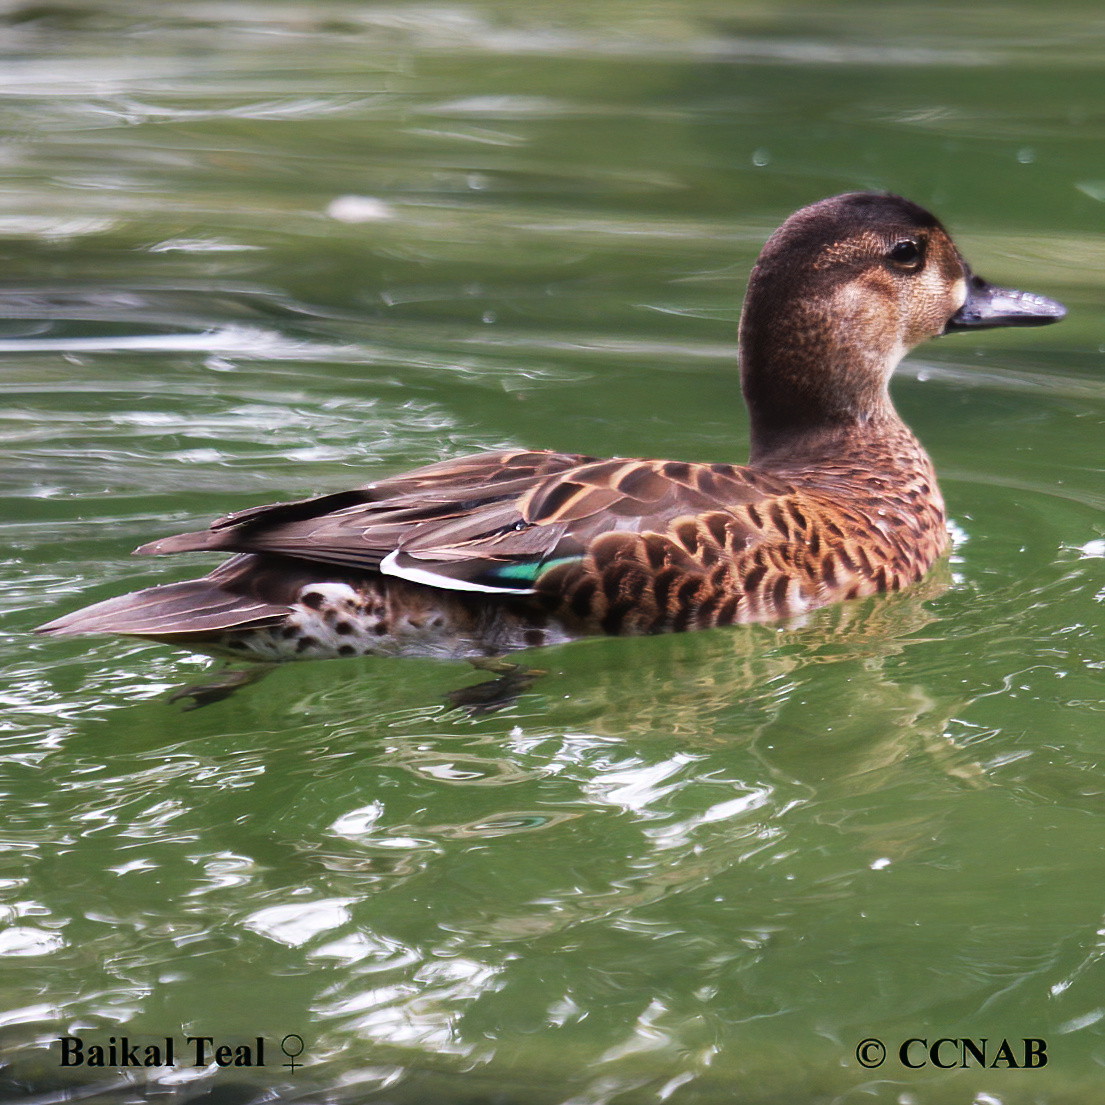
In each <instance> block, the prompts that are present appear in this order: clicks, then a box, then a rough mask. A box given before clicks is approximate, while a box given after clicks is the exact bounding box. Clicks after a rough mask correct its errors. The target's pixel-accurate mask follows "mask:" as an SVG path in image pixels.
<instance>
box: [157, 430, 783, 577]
mask: <svg viewBox="0 0 1105 1105" xmlns="http://www.w3.org/2000/svg"><path fill="white" fill-rule="evenodd" d="M792 492H793V486H792V485H790V484H789V483H788V482H786V481H785V480H781V479H778V478H775V477H772V476H767V475H764V474H762V473H758V472H752V471H749V470H748V469H746V468H738V467H736V466H734V465H727V464H690V463H685V462H680V461H659V460H620V459H618V460H596V459H594V458H592V457H584V456H575V455H570V454H563V453H549V452H521V451H508V452H494V453H482V454H478V455H476V456H471V457H463V458H461V459H459V460H453V461H445V462H442V463H438V464H432V465H429V466H427V467H425V468H419V469H416V470H415V471H413V472H409V473H406V474H404V475H401V476H396V477H393V478H391V479H386V480H381V481H379V482H378V483H374V484H369V485H368V486H367V487H364V488H361V489H359V490H356V491H346V492H338V493H337V494H334V495H324V496H321V497H319V498H315V499H307V500H304V501H302V502H297V503H277V504H274V505H272V506H266V507H258V508H254V509H251V510H245V511H241V512H239V513H236V514H230V515H227V516H226V517H225V518H221V519H220V520H219V521H217V522H215V523H214V525H213V526H212V527H211V528H210V529H209V530H206V531H203V532H199V533H190V534H182V535H180V536H177V537H169V538H164V539H162V540H160V541H154V542H152V543H151V544H149V545H145V546H143V547H142V548H140V549H138V550H136V551H137V552H138V553H141V554H158V553H170V552H184V551H191V550H196V549H218V550H225V551H232V552H239V553H243V552H252V553H278V554H282V555H284V556H290V557H294V558H296V559H299V560H307V561H312V562H320V563H327V564H333V565H339V566H342V567H345V568H352V569H356V570H370V571H380V572H383V573H384V574H386V575H394V576H398V577H400V578H403V579H409V580H411V581H413V582H416V583H425V584H429V585H431V586H435V587H443V588H447V589H452V590H459V591H484V592H494V593H500V594H531V593H532V592H533V591H534V588H535V583H536V581H537V579H538V578H539V577H540V576H541V575H543V574H544V573H545V572H547V571H549V570H550V569H551V568H553V567H556V566H559V565H567V564H571V563H572V562H578V561H582V560H583V558H584V557H585V556H586V555H587V553H588V551H589V550H590V549H591V547H592V546H593V545H594V543H595V541H596V540H597V539H598V538H600V537H601V536H602V535H604V534H607V533H610V532H618V533H625V534H646V533H664V532H665V531H667V530H669V529H670V527H671V526H672V525H673V523H675V522H677V520H679V519H690V518H695V517H699V516H702V515H709V514H710V513H711V512H713V513H716V512H719V511H722V512H725V521H726V523H727V524H728V525H729V526H730V534H731V533H732V527H733V526H734V525H737V526H738V527H740V526H742V516H743V514H744V511H743V510H742V509H741V508H744V507H747V506H749V505H752V504H755V503H758V502H763V501H764V500H766V499H775V498H777V497H778V496H786V495H788V494H790V493H792ZM734 510H735V511H736V512H737V513H736V514H734V513H732V512H733V511H734ZM753 512H754V513H755V511H753ZM749 528H750V529H751V528H752V527H749ZM730 540H731V537H730Z"/></svg>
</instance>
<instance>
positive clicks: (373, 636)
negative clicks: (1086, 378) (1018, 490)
mask: <svg viewBox="0 0 1105 1105" xmlns="http://www.w3.org/2000/svg"><path fill="white" fill-rule="evenodd" d="M1063 314H1064V309H1063V308H1062V307H1061V306H1060V305H1059V304H1057V303H1055V302H1053V301H1051V300H1047V299H1044V298H1043V297H1040V296H1032V295H1028V294H1026V293H1020V292H1011V291H1004V290H1002V289H997V288H994V287H992V286H991V285H988V284H986V283H985V282H984V281H982V280H980V279H979V278H978V277H976V276H974V275H973V274H972V273H971V271H970V269H969V268H968V267H967V265H966V263H965V262H964V261H963V259H962V258H961V256H960V255H959V252H958V251H957V250H956V248H955V246H954V244H953V243H952V241H951V239H950V238H949V237H948V235H947V233H946V232H945V231H944V229H943V227H941V225H940V224H939V223H938V222H937V221H936V219H935V218H933V216H932V215H930V214H929V213H928V212H927V211H924V210H923V209H922V208H919V207H917V206H916V205H915V204H912V203H910V202H908V201H907V200H903V199H901V198H899V197H896V196H883V195H872V194H866V193H853V194H849V195H844V196H836V197H833V198H831V199H828V200H823V201H821V202H820V203H816V204H813V205H812V206H810V207H807V208H804V209H803V210H801V211H799V212H797V213H796V214H795V215H793V216H791V218H790V219H788V220H787V221H786V222H785V223H784V224H783V226H782V227H780V228H779V230H777V231H776V232H775V234H773V235H772V236H771V238H770V239H769V240H768V242H767V244H766V245H765V246H764V249H763V251H762V253H761V255H760V258H759V260H758V261H757V263H756V266H755V268H754V270H753V272H752V276H751V279H750V281H749V287H748V293H747V296H746V299H745V305H744V309H743V311H742V316H741V328H740V352H739V360H740V370H741V384H742V390H743V393H744V396H745V400H746V402H747V405H748V408H749V413H750V417H751V431H752V448H751V457H750V461H749V464H748V465H746V466H737V465H732V464H702V463H692V462H688V461H682V460H643V459H623V458H615V459H612V460H605V459H598V458H594V457H585V456H574V455H569V454H561V453H550V452H540V451H537V452H534V451H527V450H520V449H519V450H506V451H501V452H492V453H482V454H479V455H476V456H470V457H462V458H460V459H456V460H447V461H442V462H440V463H437V464H431V465H429V466H427V467H424V468H419V469H417V470H415V471H413V472H409V473H406V474H404V475H400V476H394V477H391V478H388V479H383V480H379V481H377V482H375V483H372V484H369V485H367V486H366V487H363V488H360V489H356V490H352V491H342V492H337V493H335V494H331V495H324V496H321V497H319V498H315V499H308V500H304V501H301V502H294V503H277V504H275V505H271V506H262V507H255V508H251V509H249V510H244V511H240V512H238V513H235V514H231V515H228V516H227V517H225V518H222V519H220V520H218V521H217V522H215V523H214V524H213V525H212V526H211V527H210V528H209V529H207V530H203V531H201V532H197V533H187V534H182V535H178V536H174V537H167V538H162V539H160V540H157V541H154V542H152V543H150V544H148V545H145V546H143V547H142V548H140V549H139V550H137V551H138V552H139V553H143V554H160V553H176V552H190V551H200V550H213V551H225V552H229V553H233V554H235V555H234V556H233V557H232V558H231V559H230V560H228V561H226V562H225V563H224V564H222V565H221V566H220V567H218V568H216V569H215V570H214V571H213V572H211V573H210V574H209V575H208V576H205V577H204V578H202V579H198V580H188V581H185V582H183V583H175V584H167V585H165V586H161V587H154V588H149V589H147V590H144V591H139V592H137V593H135V594H132V595H124V596H122V597H120V598H116V599H109V600H107V601H106V602H102V603H98V604H96V605H95V606H91V607H88V608H86V609H84V610H78V611H77V612H76V613H74V614H69V615H66V616H64V617H62V618H59V619H57V620H55V621H53V622H50V623H49V624H47V625H45V626H43V627H42V628H41V630H40V632H44V633H55V634H72V633H94V632H110V633H122V634H129V635H132V636H138V637H148V638H153V639H157V640H163V641H170V642H173V643H181V644H187V645H189V646H191V647H195V648H200V649H204V650H208V651H215V652H222V653H228V654H231V655H238V656H243V657H250V658H254V659H266V660H271V659H290V658H315V657H326V656H346V655H358V654H416V655H441V656H474V655H487V654H496V653H501V652H506V651H509V650H511V649H517V648H525V647H529V646H534V645H542V644H548V643H552V642H558V641H564V640H568V639H571V638H573V637H578V636H582V635H586V634H597V633H607V634H644V633H663V632H674V631H681V630H687V629H701V628H707V627H710V626H718V625H731V624H734V623H741V622H757V621H767V620H771V619H778V618H786V617H790V616H794V615H797V614H802V613H804V612H806V611H808V610H812V609H815V608H817V607H820V606H824V605H826V604H828V603H834V602H838V601H842V600H847V599H852V598H857V597H861V596H865V595H872V594H876V593H878V592H883V591H897V590H900V589H901V588H903V587H907V586H909V585H910V584H913V583H916V582H917V581H918V580H920V579H921V577H922V576H923V575H924V574H925V573H926V572H927V571H928V569H929V568H930V567H931V566H932V564H933V563H934V562H935V561H936V560H937V559H939V557H940V556H941V555H942V554H943V553H944V551H945V549H946V547H947V543H948V538H947V529H946V523H945V516H944V504H943V500H942V499H941V496H940V492H939V489H938V488H937V485H936V476H935V473H934V471H933V468H932V464H931V462H930V461H929V458H928V456H927V455H926V454H925V452H924V450H923V449H922V447H921V445H920V444H919V442H918V441H917V439H916V438H915V437H914V436H913V434H912V433H911V432H910V431H909V429H908V428H907V427H906V425H905V424H904V423H903V422H902V421H901V419H900V418H899V417H898V414H897V413H896V411H895V410H894V407H893V404H892V403H891V401H890V396H889V392H888V382H889V379H890V376H891V374H892V372H893V370H894V367H895V366H896V364H897V363H898V361H899V360H900V359H901V357H902V356H903V355H904V354H905V353H906V352H907V351H908V350H909V349H911V348H912V347H913V346H915V345H917V344H918V343H920V342H922V341H924V340H926V339H928V338H931V337H935V336H937V335H939V334H942V333H945V332H947V331H950V330H956V329H965V328H969V327H970V328H977V327H985V326H1014V325H1039V324H1043V323H1046V322H1052V321H1056V320H1057V319H1059V318H1061V317H1062V316H1063Z"/></svg>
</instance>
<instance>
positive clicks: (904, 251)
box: [887, 238, 924, 272]
mask: <svg viewBox="0 0 1105 1105" xmlns="http://www.w3.org/2000/svg"><path fill="white" fill-rule="evenodd" d="M887 257H889V258H890V260H891V261H893V262H894V264H895V265H898V266H900V267H901V268H903V269H909V270H911V271H914V272H915V271H916V270H917V269H919V268H920V267H921V262H922V261H923V260H924V255H923V254H922V253H921V247H920V245H918V243H917V242H915V241H914V240H913V239H912V238H903V239H902V240H901V241H900V242H895V243H894V245H893V246H891V247H890V252H889V253H888V254H887Z"/></svg>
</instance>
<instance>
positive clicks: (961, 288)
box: [952, 276, 967, 311]
mask: <svg viewBox="0 0 1105 1105" xmlns="http://www.w3.org/2000/svg"><path fill="white" fill-rule="evenodd" d="M952 302H953V303H954V304H955V309H956V310H957V311H958V310H959V309H960V308H961V307H962V306H963V304H964V303H966V302H967V281H966V280H964V279H963V277H962V276H961V277H960V278H959V279H958V280H957V281H956V282H955V283H954V284H953V285H952Z"/></svg>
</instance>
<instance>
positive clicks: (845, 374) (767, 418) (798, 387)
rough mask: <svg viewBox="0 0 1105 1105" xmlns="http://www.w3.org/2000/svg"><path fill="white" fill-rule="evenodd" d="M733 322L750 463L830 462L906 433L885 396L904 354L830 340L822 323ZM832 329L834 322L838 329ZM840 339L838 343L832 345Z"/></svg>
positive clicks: (848, 339)
mask: <svg viewBox="0 0 1105 1105" xmlns="http://www.w3.org/2000/svg"><path fill="white" fill-rule="evenodd" d="M756 322H757V320H756V318H755V315H754V314H753V315H752V317H751V318H750V317H749V313H748V312H747V310H746V312H745V315H744V316H743V317H742V319H741V333H740V350H739V361H740V374H741V390H742V391H743V393H744V400H745V403H746V404H747V405H748V412H749V415H750V416H751V427H752V448H751V456H750V463H752V464H754V465H759V466H766V467H771V466H773V465H778V464H780V463H782V462H783V461H787V462H792V461H794V459H795V458H802V459H803V460H805V461H806V462H809V461H810V460H814V459H816V458H821V457H824V458H826V459H830V458H831V457H833V456H839V455H840V454H841V453H842V452H847V451H848V450H849V448H850V446H851V445H853V444H854V443H858V442H866V441H870V440H872V439H875V438H887V437H894V436H897V434H898V433H899V432H905V433H906V434H908V433H909V431H908V429H907V428H906V426H905V424H904V423H903V422H902V421H901V419H900V418H899V417H898V414H897V412H896V411H895V410H894V405H893V403H892V402H891V400H890V394H889V392H888V391H887V382H888V380H889V378H890V374H891V372H892V371H893V369H894V366H895V365H896V364H897V362H898V360H899V359H900V358H901V355H902V353H903V352H904V350H900V349H897V348H883V347H881V346H880V343H879V342H878V341H874V342H862V341H856V340H854V339H855V335H852V334H849V333H847V332H845V333H844V334H843V335H839V336H838V340H833V334H834V330H833V328H832V326H831V325H830V320H829V319H828V318H821V317H809V314H808V312H806V313H804V314H803V315H802V316H800V317H797V318H790V319H788V318H786V317H779V315H776V316H775V317H773V318H772V319H771V320H770V322H769V323H768V325H766V326H757V325H756ZM838 326H839V323H838ZM840 338H842V339H843V340H840Z"/></svg>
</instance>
